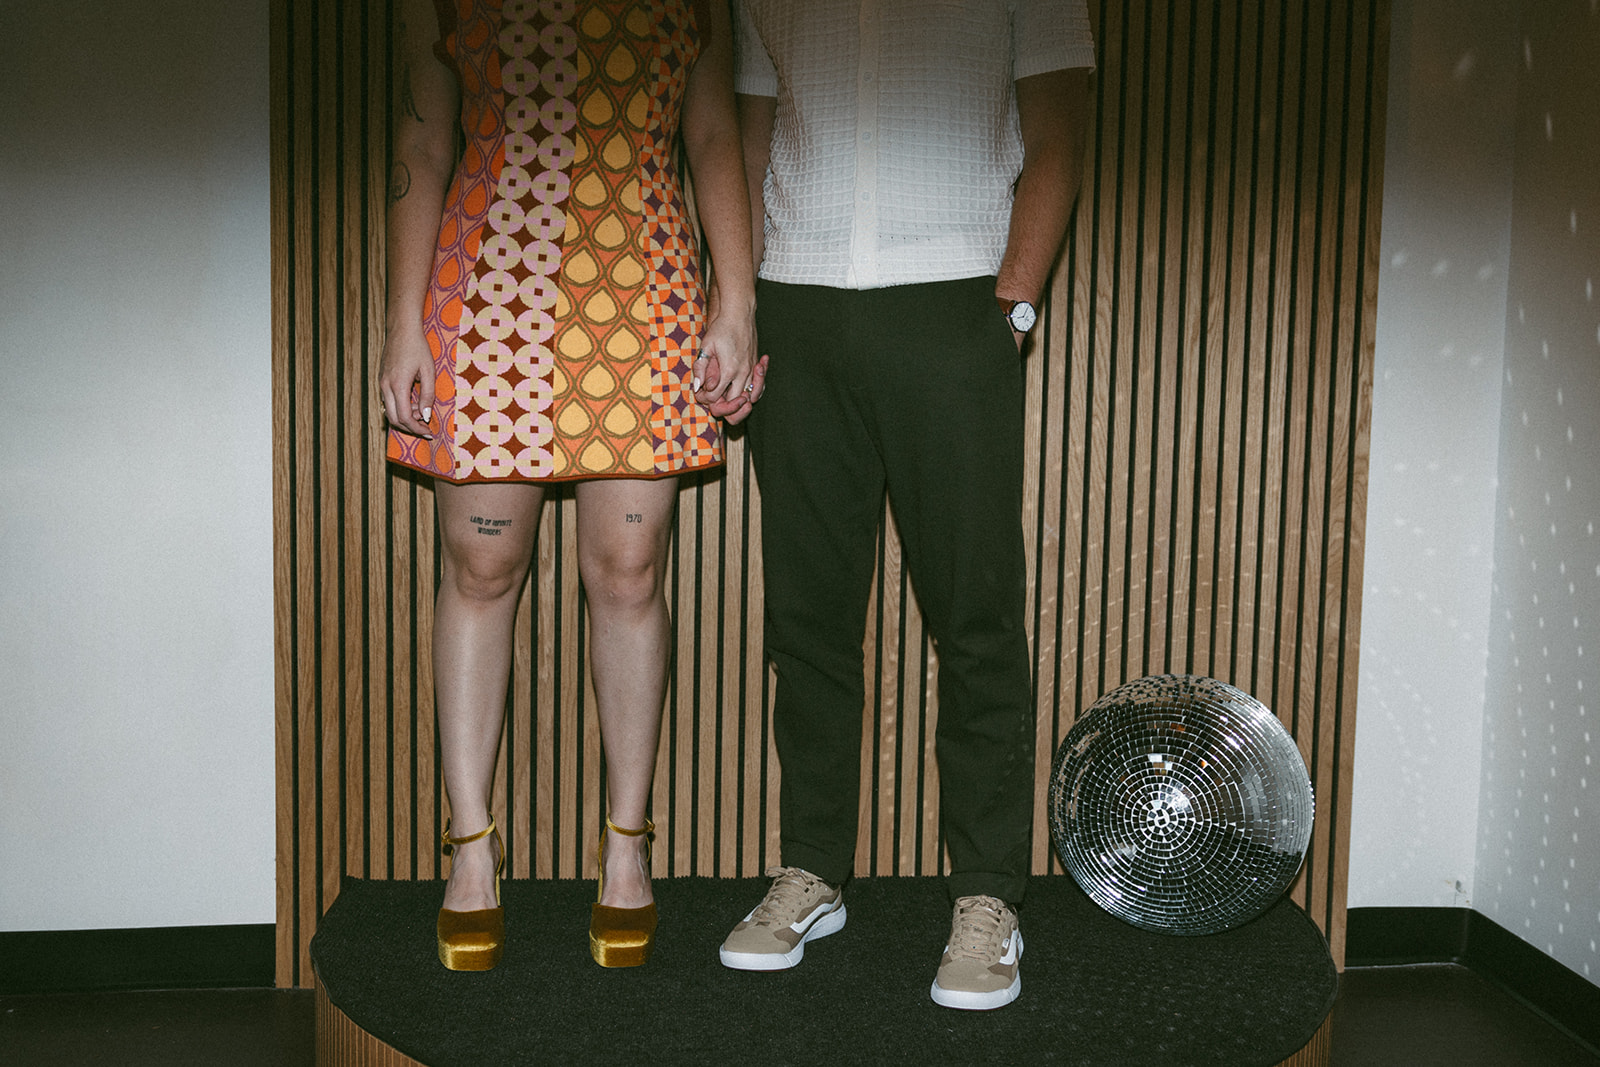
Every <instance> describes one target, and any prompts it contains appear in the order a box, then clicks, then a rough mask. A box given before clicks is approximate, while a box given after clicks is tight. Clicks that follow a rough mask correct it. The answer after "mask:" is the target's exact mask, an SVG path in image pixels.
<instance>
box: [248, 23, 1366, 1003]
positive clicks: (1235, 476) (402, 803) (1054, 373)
mask: <svg viewBox="0 0 1600 1067" xmlns="http://www.w3.org/2000/svg"><path fill="white" fill-rule="evenodd" d="M390 7H391V5H390V2H389V0H335V2H332V3H322V4H318V3H313V2H311V0H274V3H273V4H272V7H271V18H272V52H273V56H272V115H273V125H272V161H273V162H272V165H273V183H272V217H273V224H272V230H273V247H272V291H273V306H274V318H273V369H274V378H273V410H274V420H275V425H277V426H278V427H279V428H280V432H279V433H278V435H277V437H276V439H275V441H274V463H275V471H276V474H275V478H274V486H273V515H274V539H275V555H274V610H275V614H276V619H277V644H276V654H275V664H276V683H275V687H276V693H277V697H276V699H277V706H278V732H277V744H276V748H275V752H276V761H277V770H278V781H279V790H278V803H277V813H276V814H277V827H278V840H279V854H278V910H277V914H278V971H277V978H278V982H279V983H280V984H282V985H306V984H309V982H310V977H311V976H310V971H309V965H308V957H307V955H306V944H307V942H308V941H309V938H310V936H311V934H312V932H313V931H314V929H315V924H316V920H317V917H318V916H319V915H320V914H321V912H322V910H323V909H325V908H326V907H327V906H328V904H329V903H331V902H332V899H333V896H334V895H335V894H336V893H337V891H338V881H339V878H340V877H342V876H343V875H345V874H352V875H357V876H364V877H392V878H433V877H436V876H437V875H438V874H439V873H440V872H441V871H442V870H443V868H442V865H441V862H440V859H439V855H438V845H437V841H438V834H439V830H440V829H441V826H442V823H443V821H444V819H445V818H447V817H448V804H447V801H446V798H445V797H444V796H443V794H442V792H441V782H440V780H439V770H438V762H437V756H436V735H435V730H434V724H433V695H432V690H433V684H432V676H431V669H430V657H429V656H428V654H427V650H428V645H429V643H430V639H431V632H432V621H433V603H432V594H433V589H434V586H435V583H436V580H437V570H438V564H437V545H436V541H435V535H434V513H433V496H432V492H431V490H430V488H429V487H428V486H427V484H426V482H425V481H423V480H421V479H417V478H414V477H412V476H410V475H406V474H402V473H396V472H393V471H391V470H389V469H387V468H386V465H385V464H384V463H383V461H382V458H381V457H382V451H381V432H382V422H381V415H380V413H379V412H378V411H377V410H376V408H375V406H374V404H373V399H372V389H371V377H372V373H373V370H374V367H375V363H376V360H377V356H378V353H379V351H380V350H381V345H382V325H383V324H382V315H383V287H384V281H383V216H384V210H385V205H384V184H385V175H386V174H387V169H388V168H387V143H388V137H387V128H388V112H389V109H390V106H391V105H390V100H391V98H392V92H391V88H392V86H391V77H392V75H391V69H390V65H389V55H390V51H389V50H390V48H391V47H392V44H393V37H394V34H393V31H392V28H391V21H390V20H391V10H390ZM1091 18H1092V20H1093V21H1094V23H1095V29H1096V36H1097V47H1098V53H1099V57H1100V68H1099V73H1098V74H1097V76H1096V94H1095V105H1096V110H1095V115H1094V120H1093V121H1094V125H1093V128H1092V129H1091V130H1090V132H1089V137H1088V159H1087V164H1086V174H1085V182H1084V186H1083V191H1082V195H1081V199H1080V201H1079V208H1078V213H1077V218H1076V221H1075V224H1074V228H1073V231H1072V233H1071V234H1070V235H1069V239H1068V242H1067V246H1066V248H1065V249H1064V251H1063V256H1062V260H1061V262H1060V264H1059V266H1058V269H1057V271H1056V274H1055V277H1054V280H1053V282H1052V286H1051V290H1050V293H1049V294H1048V297H1047V299H1046V301H1045V306H1044V307H1043V309H1042V311H1043V320H1044V322H1043V325H1042V327H1041V329H1040V331H1039V335H1038V336H1037V337H1036V338H1035V339H1034V341H1033V342H1032V343H1031V345H1032V346H1031V348H1030V351H1029V354H1028V357H1027V358H1028V366H1027V375H1028V379H1027V380H1028V383H1029V390H1028V391H1029V398H1030V399H1029V407H1028V410H1027V414H1026V424H1025V425H1026V434H1027V437H1026V440H1027V454H1028V455H1029V456H1030V457H1031V459H1030V463H1029V467H1028V470H1027V471H1026V472H1025V478H1026V481H1025V483H1024V485H1025V492H1024V538H1025V543H1026V545H1027V552H1028V571H1029V585H1028V613H1029V614H1028V619H1027V626H1028V633H1029V637H1030V641H1031V643H1032V648H1033V652H1034V658H1035V695H1036V700H1037V707H1038V712H1039V717H1038V727H1037V732H1036V740H1037V743H1038V748H1039V750H1038V753H1037V755H1036V760H1035V769H1036V773H1037V775H1038V778H1039V781H1040V785H1041V790H1040V792H1039V794H1038V799H1037V800H1036V803H1035V805H1034V819H1035V836H1034V842H1033V849H1032V861H1033V866H1034V869H1035V870H1036V871H1039V872H1043V871H1047V870H1059V869H1060V868H1059V865H1058V864H1057V863H1056V862H1055V861H1054V857H1053V855H1052V852H1051V848H1050V843H1049V840H1048V831H1047V818H1046V812H1045V808H1044V799H1043V790H1042V786H1043V783H1044V779H1045V776H1046V775H1047V774H1048V771H1049V767H1050V760H1051V757H1052V756H1053V753H1054V747H1055V745H1056V744H1057V743H1059V741H1060V739H1061V738H1062V737H1063V736H1064V735H1065V733H1066V732H1067V730H1068V729H1070V727H1071V724H1072V722H1073V721H1074V719H1075V718H1076V716H1077V715H1078V714H1079V713H1080V712H1081V711H1082V710H1083V709H1084V708H1086V707H1087V706H1088V705H1089V704H1090V703H1092V702H1093V701H1094V700H1095V699H1097V698H1098V697H1099V696H1100V695H1101V694H1102V693H1104V692H1105V691H1106V690H1108V689H1110V688H1112V687H1113V686H1115V685H1117V684H1119V683H1121V682H1123V681H1126V680H1129V679H1131V678H1134V677H1137V676H1139V675H1142V674H1146V673H1155V672H1158V671H1166V670H1174V671H1190V672H1195V673H1203V674H1211V675H1213V676H1215V677H1218V678H1221V679H1223V680H1226V681H1231V682H1233V683H1234V684H1238V685H1241V686H1242V687H1243V688H1245V689H1247V690H1249V691H1251V692H1253V693H1255V694H1256V695H1257V696H1259V697H1261V698H1262V699H1263V700H1264V701H1266V702H1267V703H1268V704H1269V705H1270V706H1271V707H1273V708H1274V709H1275V710H1276V711H1277V712H1278V714H1279V715H1280V717H1282V719H1283V720H1284V722H1285V724H1286V725H1287V726H1288V727H1289V728H1290V729H1291V731H1292V732H1293V734H1294V736H1295V738H1296V740H1297V742H1298V743H1299V744H1300V747H1301V751H1302V753H1303V754H1304V755H1305V757H1306V759H1307V762H1308V765H1309V766H1310V768H1311V772H1312V776H1313V781H1314V783H1315V786H1316V790H1317V800H1318V824H1317V828H1316V835H1315V837H1314V839H1313V846H1312V851H1311V854H1310V855H1309V857H1308V862H1307V864H1306V868H1305V871H1304V873H1303V875H1302V878H1301V880H1300V882H1299V883H1298V884H1297V885H1296V887H1295V888H1294V890H1293V892H1294V894H1295V896H1296V899H1297V900H1299V901H1300V902H1302V903H1303V904H1305V905H1306V906H1307V907H1308V909H1309V910H1310V912H1311V914H1312V917H1313V918H1314V919H1315V920H1316V921H1317V922H1318V923H1319V924H1320V925H1322V927H1323V928H1324V930H1325V931H1326V932H1327V933H1328V935H1329V939H1330V942H1331V943H1332V945H1333V948H1334V953H1335V957H1336V958H1342V954H1343V936H1344V880H1345V874H1346V854H1345V853H1346V846H1347V841H1348V834H1349V790H1350V781H1351V772H1350V755H1351V741H1352V738H1353V730H1354V708H1353V703H1354V694H1355V677H1356V674H1355V672H1356V669H1357V656H1356V650H1357V644H1358V634H1357V633H1356V627H1357V622H1358V620H1359V605H1360V592H1361V581H1360V579H1361V547H1362V527H1363V523H1364V521H1365V493H1366V462H1367V445H1368V436H1367V435H1368V422H1369V411H1370V398H1371V388H1372V382H1371V355H1372V336H1373V309H1374V305H1375V298H1376V297H1375V294H1376V256H1377V249H1378V226H1379V204H1380V198H1379V193H1380V181H1381V174H1382V166H1381V163H1382V161H1381V148H1382V143H1383V130H1382V115H1383V106H1384V84H1383V79H1384V76H1385V70H1386V63H1387V58H1386V57H1387V27H1388V9H1387V0H1336V2H1334V3H1330V4H1328V5H1321V6H1315V7H1312V8H1306V7H1304V6H1303V5H1296V4H1293V3H1292V2H1290V0H1268V2H1266V3H1259V2H1255V0H1200V2H1197V3H1195V4H1192V5H1176V6H1174V5H1163V4H1155V3H1151V2H1149V0H1125V2H1124V0H1092V3H1091ZM759 514H760V497H759V493H758V492H757V487H756V485H755V482H754V477H753V473H752V471H751V468H750V464H749V461H748V456H747V454H746V451H745V447H744V440H743V437H742V435H741V434H739V433H735V434H733V435H732V436H731V438H730V440H729V444H728V466H727V470H726V471H725V472H724V473H721V474H716V475H710V476H702V477H696V478H690V479H685V481H684V483H683V485H682V488H681V492H680V496H679V509H678V516H677V522H676V527H675V540H674V547H673V551H674V556H673V562H672V574H671V581H670V593H669V596H670V598H671V605H672V609H673V613H674V619H675V625H676V640H675V647H674V663H673V667H674V675H673V677H672V678H671V680H670V681H669V696H668V702H667V708H666V715H665V719H664V722H663V732H662V747H661V751H660V754H659V757H658V762H657V774H656V780H655V786H654V791H653V795H652V800H653V807H654V816H655V818H656V821H657V823H658V826H659V830H658V839H657V847H656V851H655V873H656V874H657V875H659V876H671V875H690V874H694V875H715V876H721V877H731V876H751V875H757V874H759V873H760V872H761V871H762V870H763V869H764V868H765V867H766V866H768V865H770V864H772V863H774V862H776V861H777V858H778V856H777V829H778V821H777V816H778V811H777V807H778V784H779V775H778V767H777V761H776V755H775V753H774V751H773V747H772V737H771V731H770V729H769V725H768V724H769V721H770V709H771V701H772V696H773V689H774V685H773V679H772V676H771V674H770V671H769V670H768V668H767V666H766V664H765V663H764V661H763V659H762V656H761V622H762V610H763V600H762V590H761V581H760V565H761V546H760V538H759V532H758V531H759ZM576 520H577V509H576V505H575V502H574V500H573V497H572V494H571V492H570V490H565V489H562V490H553V491H552V492H550V493H549V494H548V495H547V499H546V502H545V506H544V509H543V513H542V517H541V523H542V526H541V530H540V533H539V539H538V546H537V549H536V554H537V561H536V567H535V573H534V576H533V577H532V578H531V579H530V581H529V584H528V586H527V587H526V588H525V590H524V596H523V600H522V603H521V605H520V607H519V612H518V620H517V626H516V636H515V647H514V650H513V671H512V679H511V685H510V690H509V694H508V715H507V723H506V732H505V735H504V743H503V746H502V755H501V762H500V769H499V774H498V776H497V779H496V786H495V796H494V810H495V813H496V817H497V819H499V820H500V821H501V824H502V826H503V828H504V830H505V832H506V837H507V842H506V843H507V851H508V859H509V861H510V870H511V873H512V875H513V876H514V877H542V878H548V877H580V876H581V877H592V876H593V873H594V859H593V839H594V836H595V835H596V834H597V833H598V826H599V820H600V819H601V817H602V816H603V814H604V792H603V777H602V775H603V771H602V766H601V764H602V753H601V749H600V745H599V735H598V730H597V726H596V723H597V719H596V716H595V708H594V693H593V687H592V686H591V685H590V684H589V680H588V677H587V670H588V665H587V658H588V653H587V645H586V638H585V634H584V626H585V623H584V611H583V603H582V597H581V592H580V589H579V582H578V571H577V552H576V541H575V538H574V532H575V528H576ZM881 558H882V561H883V562H882V566H881V569H880V573H879V575H878V580H877V582H876V585H875V588H874V593H873V599H872V605H873V612H874V614H873V616H872V620H871V622H870V624H869V632H868V634H867V638H866V642H865V645H864V654H865V669H866V672H867V675H866V682H867V688H868V693H869V701H868V702H869V708H868V709H867V710H868V712H869V715H868V717H867V718H866V719H865V720H864V721H863V726H862V731H863V733H862V736H863V756H862V789H863V802H862V805H861V811H860V820H861V835H860V839H859V848H858V860H857V863H858V871H859V873H861V874H863V875H872V874H932V873H936V872H938V871H939V870H941V869H943V865H944V856H943V853H942V839H941V837H940V833H939V824H938V818H937V803H938V795H939V788H938V778H937V770H936V763H935V760H934V749H933V736H934V729H935V727H936V724H937V717H938V699H937V688H936V687H937V677H938V660H937V656H936V654H935V653H934V650H933V647H932V643H931V640H930V639H929V637H928V636H927V634H926V633H925V631H924V629H923V624H922V620H921V616H920V613H919V611H918V609H917V605H916V600H915V597H914V595H913V593H912V590H911V588H910V586H909V584H908V583H907V581H906V577H905V575H904V574H903V572H902V570H901V567H900V552H899V543H898V540H897V538H896V537H895V534H894V530H893V526H892V521H891V522H890V523H889V525H888V526H887V527H886V533H885V535H884V539H883V542H882V545H881Z"/></svg>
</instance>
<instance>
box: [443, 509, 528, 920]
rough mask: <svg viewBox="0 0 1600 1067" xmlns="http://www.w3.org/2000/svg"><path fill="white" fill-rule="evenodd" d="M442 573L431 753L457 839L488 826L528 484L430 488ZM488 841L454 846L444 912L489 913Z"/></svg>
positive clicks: (523, 561) (524, 560) (524, 543)
mask: <svg viewBox="0 0 1600 1067" xmlns="http://www.w3.org/2000/svg"><path fill="white" fill-rule="evenodd" d="M434 486H435V493H434V499H435V501H436V503H437V508H438V513H439V530H440V533H441V535H442V538H443V542H444V575H443V580H442V581H441V582H440V584H439V597H438V600H437V602H436V607H435V609H434V621H433V684H434V694H435V700H436V702H437V706H438V712H437V715H438V721H439V754H440V763H441V766H442V767H443V770H444V787H445V791H446V793H448V794H449V798H450V832H451V834H452V835H454V836H456V837H461V836H464V835H466V834H472V833H476V832H478V831H479V830H482V829H483V828H484V827H485V826H488V825H489V790H490V788H491V787H492V785H493V781H494V765H495V756H496V754H497V752H498V749H499V746H500V730H501V725H502V723H503V722H504V719H505V709H506V686H507V683H508V680H509V678H510V675H511V630H512V625H513V623H514V622H515V619H516V613H517V600H518V599H519V598H520V596H521V594H522V582H523V579H524V578H525V577H526V576H527V573H528V563H529V560H531V559H532V558H533V548H534V543H535V540H536V538H537V536H538V531H539V506H540V504H541V503H542V502H543V499H544V490H543V488H542V487H540V486H537V485H526V484H501V485H484V484H469V485H458V484H455V483H450V482H445V481H436V482H435V483H434ZM498 860H499V856H498V855H496V853H495V847H494V843H493V838H492V836H491V837H485V838H482V839H481V840H478V841H474V842H472V843H471V844H467V845H458V846H456V850H455V856H454V857H453V859H452V861H451V864H450V882H449V884H448V885H447V886H446V887H445V892H444V906H445V907H446V908H449V909H450V910H452V911H476V910H478V909H480V908H492V907H494V906H495V887H494V869H495V864H496V862H497V861H498Z"/></svg>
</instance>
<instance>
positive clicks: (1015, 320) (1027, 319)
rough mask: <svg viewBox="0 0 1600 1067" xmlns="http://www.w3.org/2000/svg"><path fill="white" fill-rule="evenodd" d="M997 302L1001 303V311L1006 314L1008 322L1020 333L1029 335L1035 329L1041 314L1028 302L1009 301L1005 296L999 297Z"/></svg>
mask: <svg viewBox="0 0 1600 1067" xmlns="http://www.w3.org/2000/svg"><path fill="white" fill-rule="evenodd" d="M995 300H996V302H998V303H999V305H1000V310H1001V311H1002V312H1004V313H1005V316H1006V321H1007V322H1009V323H1010V324H1011V328H1012V329H1013V330H1016V331H1017V332H1018V333H1027V332H1028V331H1029V330H1031V329H1033V324H1034V323H1036V322H1038V321H1039V313H1038V312H1037V311H1035V310H1034V309H1033V305H1032V304H1030V303H1028V302H1027V301H1026V300H1007V299H1006V298H1005V297H1003V296H997V297H995Z"/></svg>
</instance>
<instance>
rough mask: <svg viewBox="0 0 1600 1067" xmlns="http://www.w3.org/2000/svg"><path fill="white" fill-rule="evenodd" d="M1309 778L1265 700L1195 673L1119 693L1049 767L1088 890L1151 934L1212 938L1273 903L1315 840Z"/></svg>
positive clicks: (1059, 818) (1145, 681)
mask: <svg viewBox="0 0 1600 1067" xmlns="http://www.w3.org/2000/svg"><path fill="white" fill-rule="evenodd" d="M1311 819H1312V797H1311V780H1310V778H1309V777H1308V776H1307V775H1306V765H1305V762H1304V761H1303V760H1302V759H1301V758H1300V750H1299V749H1298V748H1296V747H1295V743H1294V739H1293V738H1292V737H1290V736H1289V732H1288V731H1287V730H1285V729H1284V728H1283V724H1282V723H1280V722H1278V720H1277V717H1276V716H1274V715H1273V714H1272V712H1271V711H1269V710H1268V709H1267V708H1266V707H1265V706H1264V705H1263V704H1262V703H1261V702H1260V701H1259V700H1256V699H1255V698H1254V697H1252V696H1250V695H1249V694H1248V693H1245V692H1243V691H1242V690H1239V689H1235V688H1234V687H1233V686H1231V685H1227V684H1225V683H1223V682H1219V681H1216V680H1215V679H1212V678H1199V677H1194V676H1192V675H1173V674H1167V675H1158V676H1152V677H1149V678H1140V679H1139V680H1137V681H1133V682H1129V683H1127V684H1126V685H1122V686H1119V687H1117V688H1116V689H1113V690H1112V691H1111V692H1109V693H1107V694H1106V695H1105V696H1103V697H1101V698H1100V699H1099V700H1097V701H1096V702H1095V704H1094V706H1093V707H1091V708H1090V709H1089V710H1088V711H1087V712H1085V713H1084V714H1083V716H1082V717H1081V718H1079V719H1078V721H1077V722H1076V723H1075V724H1074V725H1073V727H1072V730H1071V732H1069V733H1068V734H1067V737H1066V740H1064V741H1062V742H1061V747H1060V748H1059V749H1057V750H1056V757H1055V764H1054V766H1053V767H1052V769H1051V772H1050V836H1051V838H1052V839H1053V840H1054V842H1055V847H1056V852H1057V854H1058V855H1060V857H1061V862H1062V863H1063V864H1064V865H1065V866H1066V868H1067V870H1068V871H1069V872H1070V873H1071V874H1072V877H1073V878H1074V879H1076V880H1077V883H1078V885H1080V886H1081V887H1083V891H1084V892H1085V893H1087V894H1089V896H1090V898H1091V899H1093V900H1094V901H1095V903H1097V904H1099V905H1100V906H1101V907H1102V908H1104V909H1105V910H1106V911H1108V912H1110V913H1111V914H1112V915H1115V916H1116V917H1118V918H1119V919H1123V920H1125V921H1127V922H1130V923H1132V924H1133V925H1134V926H1139V927H1143V928H1144V929H1147V930H1155V931H1158V932H1161V933H1167V934H1212V933H1218V932H1220V931H1222V930H1227V929H1231V928H1232V927H1235V926H1238V925H1240V924H1241V923H1244V922H1247V921H1248V920H1250V919H1252V918H1254V917H1255V916H1257V915H1259V914H1260V913H1261V912H1263V911H1265V910H1266V909H1267V908H1269V907H1270V906H1271V905H1272V904H1273V903H1274V902H1275V901H1276V900H1277V899H1278V897H1280V896H1281V895H1282V894H1283V891H1284V890H1285V889H1287V888H1288V887H1289V883H1290V882H1291V881H1292V880H1293V879H1294V876H1295V872H1297V871H1298V870H1299V869H1300V862H1301V860H1302V859H1304V857H1305V852H1306V844H1307V842H1309V841H1310V839H1311Z"/></svg>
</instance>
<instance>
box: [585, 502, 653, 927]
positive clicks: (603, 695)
mask: <svg viewBox="0 0 1600 1067" xmlns="http://www.w3.org/2000/svg"><path fill="white" fill-rule="evenodd" d="M677 499H678V483H677V480H676V479H673V478H667V479H661V480H643V479H614V480H606V481H593V482H585V483H583V484H582V485H579V486H578V569H579V571H580V572H581V574H582V576H583V588H584V592H585V594H586V595H587V597H588V605H589V647H590V657H591V662H592V666H593V673H594V689H595V699H596V703H597V704H598V705H599V708H600V735H601V738H602V740H603V741H604V742H605V754H606V801H607V804H608V806H609V809H610V814H611V820H612V821H613V822H615V823H616V824H617V825H618V826H622V827H626V828H628V829H633V828H635V827H639V826H643V825H644V820H645V812H646V809H647V808H648V807H649V803H650V781H651V778H652V776H653V775H654V772H655V764H656V749H657V746H658V744H659V741H660V737H661V705H662V701H663V699H664V698H665V695H666V684H667V655H668V651H669V648H670V645H671V640H672V623H671V619H670V618H669V617H668V615H667V600H666V595H665V586H666V569H667V543H668V541H669V539H670V536H671V532H672V515H673V509H674V507H675V506H676V504H677ZM644 840H645V839H644V838H643V837H625V836H623V835H620V834H613V833H609V832H608V833H607V835H606V849H605V857H606V871H605V875H606V877H605V886H604V889H605V893H604V896H602V897H601V899H600V903H602V904H607V905H610V906H612V907H618V908H637V907H643V906H644V905H646V904H648V903H650V901H651V900H652V899H654V898H653V897H652V895H651V892H650V872H649V871H647V870H645V867H644Z"/></svg>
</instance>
